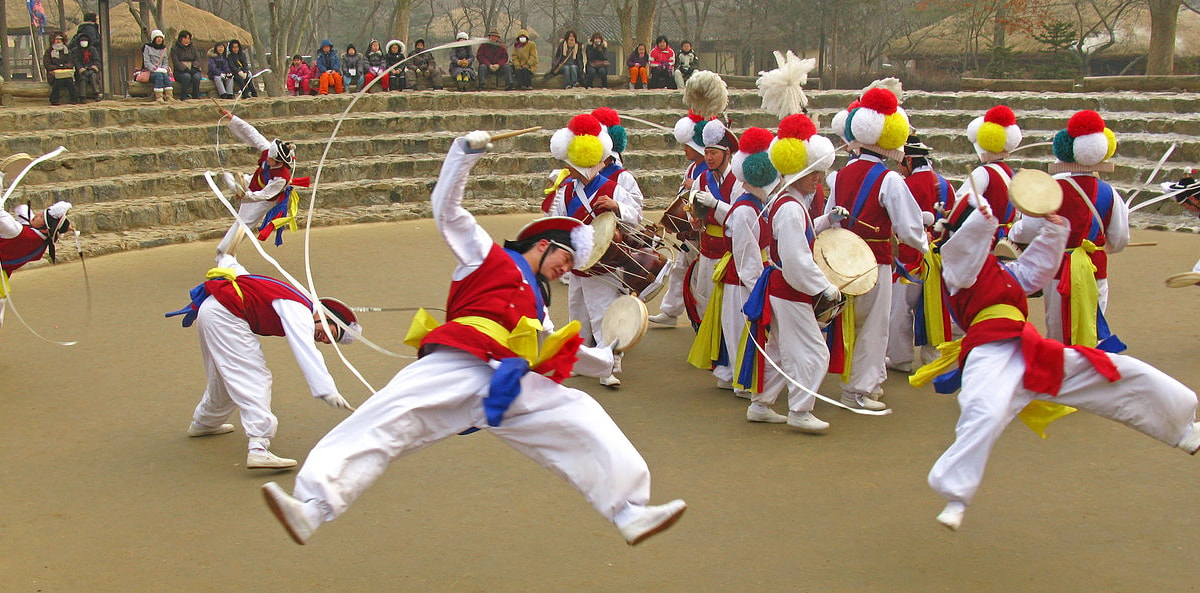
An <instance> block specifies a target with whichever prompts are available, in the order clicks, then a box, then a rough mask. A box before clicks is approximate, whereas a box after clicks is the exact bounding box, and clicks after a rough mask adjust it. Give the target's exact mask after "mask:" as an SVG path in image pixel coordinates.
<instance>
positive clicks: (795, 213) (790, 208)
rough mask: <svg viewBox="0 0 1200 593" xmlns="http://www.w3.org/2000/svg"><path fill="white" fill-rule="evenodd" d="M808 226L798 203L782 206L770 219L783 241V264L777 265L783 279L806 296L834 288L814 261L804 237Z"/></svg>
mask: <svg viewBox="0 0 1200 593" xmlns="http://www.w3.org/2000/svg"><path fill="white" fill-rule="evenodd" d="M822 218H824V217H822ZM807 225H808V221H807V217H805V215H804V213H803V212H801V206H800V205H799V204H796V203H794V202H793V203H788V204H784V205H783V206H780V207H779V210H777V211H776V212H775V217H774V218H772V219H771V231H772V232H773V233H774V234H775V236H776V237H780V238H781V245H780V249H779V258H780V259H781V260H782V261H779V262H775V263H777V264H779V267H780V269H781V270H783V279H784V280H786V281H787V283H788V285H789V286H791V287H792V288H794V289H796V290H798V291H800V292H803V293H804V294H818V293H821V292H823V291H824V290H825V289H826V288H829V287H830V286H831V285H830V283H829V280H828V279H826V278H825V274H824V273H823V272H821V269H820V268H818V267H817V263H816V262H815V261H813V255H812V250H811V249H809V248H808V241H807V240H805V238H804V229H805V227H806V226H807ZM814 226H815V225H814Z"/></svg>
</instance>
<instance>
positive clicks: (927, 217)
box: [921, 210, 933, 227]
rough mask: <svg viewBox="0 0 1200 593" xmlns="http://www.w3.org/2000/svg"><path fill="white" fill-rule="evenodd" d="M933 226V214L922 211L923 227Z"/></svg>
mask: <svg viewBox="0 0 1200 593" xmlns="http://www.w3.org/2000/svg"><path fill="white" fill-rule="evenodd" d="M931 224H933V213H932V212H926V211H924V210H922V211H921V226H926V227H927V226H929V225H931Z"/></svg>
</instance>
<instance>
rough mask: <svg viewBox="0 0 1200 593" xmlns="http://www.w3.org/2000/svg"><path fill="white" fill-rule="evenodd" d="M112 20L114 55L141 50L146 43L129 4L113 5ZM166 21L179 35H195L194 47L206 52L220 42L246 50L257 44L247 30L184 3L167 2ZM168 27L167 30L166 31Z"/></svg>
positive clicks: (165, 8)
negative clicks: (235, 42) (184, 31)
mask: <svg viewBox="0 0 1200 593" xmlns="http://www.w3.org/2000/svg"><path fill="white" fill-rule="evenodd" d="M109 18H111V19H112V25H111V27H112V33H111V36H110V37H111V39H110V41H109V43H110V44H111V47H112V51H114V52H129V51H140V49H141V47H142V44H143V43H145V41H144V40H143V39H142V31H141V28H140V27H139V26H138V24H137V20H135V19H134V18H133V15H132V14H130V13H129V7H128V5H127V4H119V5H116V6H113V7H112V9H111V10H110V13H109ZM163 20H164V21H166V25H167V27H170V28H173V29H174V30H175V34H176V35H178V32H179V31H180V30H181V29H187V30H188V31H190V32H191V33H192V44H193V45H195V46H196V47H198V48H200V49H201V50H203V51H208V50H209V49H212V46H213V44H214V43H216V42H218V41H229V40H230V39H237V40H238V41H240V42H241V43H242V47H250V46H251V45H253V44H254V43H253V39H251V37H250V33H249V32H247V31H246V30H245V29H243V28H241V27H238V26H237V25H234V24H233V23H231V22H229V21H227V20H225V19H223V18H221V17H219V16H217V15H215V14H213V13H211V12H208V11H206V10H201V9H199V8H196V7H194V6H191V5H188V4H184V3H183V2H181V1H180V0H163ZM167 27H164V28H163V30H164V31H166V30H167ZM167 37H168V39H167V40H166V43H167V45H171V44H173V43H175V35H172V34H171V33H170V32H168V33H167Z"/></svg>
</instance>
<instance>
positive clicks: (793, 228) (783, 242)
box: [739, 114, 842, 434]
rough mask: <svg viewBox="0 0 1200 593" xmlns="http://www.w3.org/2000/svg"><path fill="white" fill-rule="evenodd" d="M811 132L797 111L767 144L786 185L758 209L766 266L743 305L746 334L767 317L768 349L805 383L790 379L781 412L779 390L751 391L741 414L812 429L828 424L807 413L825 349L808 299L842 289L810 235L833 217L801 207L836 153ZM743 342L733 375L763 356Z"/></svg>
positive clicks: (836, 296)
mask: <svg viewBox="0 0 1200 593" xmlns="http://www.w3.org/2000/svg"><path fill="white" fill-rule="evenodd" d="M816 131H817V128H816V126H815V125H814V124H813V123H812V120H810V119H809V118H808V116H806V115H803V114H796V115H789V116H788V117H785V118H784V119H783V121H781V122H780V123H779V138H778V139H777V140H775V143H774V144H773V145H772V146H771V150H770V162H771V164H772V165H773V166H774V168H775V170H777V171H778V172H779V173H782V174H783V175H784V176H785V178H784V180H782V181H780V183H788V182H790V183H789V184H788V185H787V187H786V188H785V191H782V192H780V195H779V197H777V198H775V199H774V200H773V201H771V202H769V203H768V204H767V205H766V208H765V211H764V213H763V221H764V223H765V225H764V228H763V231H762V232H763V234H764V237H765V238H766V243H767V244H768V254H769V256H770V262H771V265H770V266H768V267H767V269H766V271H764V272H763V274H762V276H761V277H760V278H759V281H758V285H756V286H755V288H754V291H753V292H752V293H751V296H750V298H749V300H748V302H747V303H746V309H745V310H746V311H747V313H748V316H749V317H751V321H750V323H751V329H750V331H749V335H750V336H755V337H761V334H762V333H763V332H762V329H763V328H762V321H764V320H769V325H770V334H769V337H768V339H767V344H766V347H765V350H766V351H767V354H768V355H769V356H771V357H772V358H773V359H776V360H778V361H779V363H780V367H781V368H783V371H784V372H785V373H787V374H788V375H789V376H790V377H791V378H792V380H794V381H796V382H797V383H799V384H800V385H802V386H804V387H805V388H807V389H808V391H806V390H805V389H802V388H800V387H797V386H796V385H795V384H789V386H788V414H787V416H786V417H785V416H783V415H781V414H777V413H775V411H774V410H772V409H771V408H770V406H772V405H773V404H774V403H775V399H776V398H777V396H778V394H779V390H774V391H772V390H769V389H765V388H764V389H763V390H762V391H761V393H755V394H754V395H753V396H752V397H751V402H752V403H751V404H750V407H749V409H747V410H746V419H747V420H749V421H751V422H778V423H782V422H786V423H787V424H788V426H791V427H792V428H795V429H796V430H798V431H800V432H806V433H812V434H819V433H823V432H825V431H826V430H828V429H829V423H828V422H825V421H824V420H821V419H820V418H817V417H816V416H815V415H813V413H812V411H813V407H814V404H815V403H816V398H815V397H814V396H813V395H812V393H809V391H812V392H816V391H817V390H818V389H820V387H821V380H822V379H823V378H824V377H825V374H826V372H828V366H829V347H828V346H827V345H826V343H825V338H824V336H823V335H822V334H821V327H820V324H819V323H818V321H817V318H816V314H815V313H814V302H816V301H823V302H827V303H838V302H841V301H842V296H841V292H840V291H839V290H838V288H837V287H836V286H834V285H833V284H831V283H830V281H829V280H828V279H827V278H826V277H825V275H824V274H823V273H821V270H820V269H819V268H818V267H817V265H816V262H814V261H813V251H812V246H813V239H814V237H815V236H816V233H817V232H819V231H821V230H824V229H825V228H828V227H829V225H830V224H831V221H830V218H831V216H822V217H820V218H818V219H817V220H816V221H814V220H813V219H812V217H811V216H810V215H809V212H808V209H807V208H806V207H805V206H806V202H805V199H806V198H808V199H811V198H812V197H813V195H814V194H815V193H816V192H817V188H818V187H819V186H820V182H821V179H822V177H824V176H825V172H826V171H827V170H828V169H829V168H830V167H832V166H833V160H834V157H835V151H834V147H833V143H832V142H830V141H829V140H828V139H826V138H824V137H823V136H820V135H818V134H817V133H816ZM743 146H744V143H743ZM797 146H803V148H804V150H796V147H797ZM764 285H765V286H764ZM766 297H769V298H766ZM768 312H769V314H768ZM747 346H748V347H747V348H745V350H744V352H746V353H747V356H744V358H743V363H742V365H741V367H740V372H739V378H740V377H741V376H742V375H743V374H744V373H745V372H746V370H747V367H748V366H750V365H754V366H760V365H761V362H762V361H761V360H760V359H758V358H756V357H755V356H750V355H749V354H751V351H752V350H757V348H755V347H754V346H753V345H752V344H747ZM776 353H778V356H776Z"/></svg>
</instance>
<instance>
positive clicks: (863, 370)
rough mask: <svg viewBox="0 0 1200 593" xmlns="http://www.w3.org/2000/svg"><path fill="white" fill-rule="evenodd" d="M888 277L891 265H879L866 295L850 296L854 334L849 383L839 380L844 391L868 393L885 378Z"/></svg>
mask: <svg viewBox="0 0 1200 593" xmlns="http://www.w3.org/2000/svg"><path fill="white" fill-rule="evenodd" d="M891 277H892V266H891V264H880V265H879V282H877V283H876V284H875V287H874V288H872V289H871V290H869V291H867V292H866V294H862V295H859V296H856V297H854V325H855V330H854V336H855V337H854V353H853V355H852V356H853V358H852V361H851V366H850V382H849V383H846V382H843V383H842V391H844V392H846V393H851V394H854V395H864V396H865V395H870V394H872V393H874V392H875V391H877V390H878V389H879V388H880V387H881V386H882V385H883V382H884V381H885V380H887V367H886V366H885V365H884V353H885V352H886V351H887V344H888V320H889V319H890V318H891V312H892V283H891V282H890V281H889V280H890V279H891Z"/></svg>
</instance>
